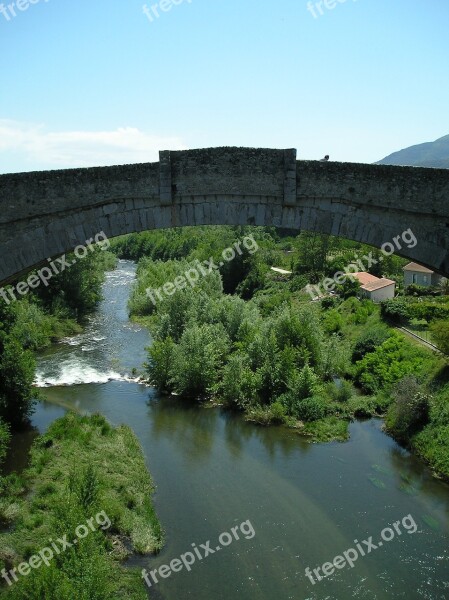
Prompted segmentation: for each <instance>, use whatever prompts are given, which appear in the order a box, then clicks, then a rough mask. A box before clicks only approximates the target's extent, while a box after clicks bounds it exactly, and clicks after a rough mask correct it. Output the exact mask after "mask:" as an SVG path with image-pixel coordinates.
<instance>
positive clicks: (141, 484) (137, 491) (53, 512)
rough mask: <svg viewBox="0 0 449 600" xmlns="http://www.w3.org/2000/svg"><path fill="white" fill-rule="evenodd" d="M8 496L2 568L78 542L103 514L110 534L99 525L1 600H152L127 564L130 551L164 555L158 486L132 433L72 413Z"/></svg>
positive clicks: (0, 543) (39, 444)
mask: <svg viewBox="0 0 449 600" xmlns="http://www.w3.org/2000/svg"><path fill="white" fill-rule="evenodd" d="M25 491H26V494H25V493H24V492H25ZM4 492H5V494H4V496H5V498H6V500H5V499H4V502H3V505H2V507H1V508H2V516H3V518H4V519H7V520H8V521H9V528H8V532H6V533H3V534H1V535H0V549H1V550H0V568H3V567H4V566H5V567H6V568H7V569H8V570H10V569H11V568H12V567H17V566H18V564H20V563H21V562H22V561H27V560H29V558H30V557H31V556H32V555H35V554H36V553H38V552H39V550H41V549H42V548H44V547H48V546H49V539H53V540H55V539H57V538H60V537H62V536H63V535H65V534H66V535H67V539H69V540H73V539H74V537H75V535H74V532H75V530H76V528H77V527H78V525H82V524H86V521H87V520H88V519H89V518H92V517H95V518H96V516H97V515H98V514H100V513H102V514H103V515H106V516H107V519H108V521H109V522H110V527H109V528H104V530H103V528H101V527H99V526H98V525H97V527H96V528H95V531H91V532H90V533H89V535H88V536H87V537H85V538H83V539H82V540H79V543H78V544H77V545H76V546H75V547H73V548H70V549H68V550H66V551H65V552H63V553H61V554H60V555H57V556H55V558H54V559H53V561H52V562H51V563H50V566H41V567H39V568H38V569H35V570H34V569H32V570H31V573H30V574H29V575H27V576H26V577H23V576H22V577H20V579H19V582H17V583H15V584H14V585H13V586H12V587H11V588H8V587H3V588H0V596H1V597H3V596H4V597H5V598H12V599H14V600H15V599H16V598H17V599H19V598H20V599H21V600H22V599H25V600H27V599H28V598H29V599H35V598H45V600H47V599H48V600H53V598H54V600H73V599H75V598H76V599H78V598H79V599H80V600H106V599H108V600H109V599H111V598H112V599H114V600H115V599H117V600H119V599H122V598H123V599H126V600H144V599H145V598H147V596H146V592H145V586H144V584H143V583H142V580H141V578H140V573H139V572H137V571H135V570H129V569H128V570H125V569H124V568H123V567H122V566H121V563H120V561H121V560H123V558H125V557H126V556H127V554H129V551H127V550H126V545H129V547H131V548H132V550H133V551H134V552H137V553H141V554H149V553H155V552H158V551H159V550H160V549H161V547H162V543H163V533H162V530H161V526H160V524H159V522H158V520H157V517H156V514H155V511H154V508H153V504H152V500H151V496H152V494H153V493H154V485H153V483H152V480H151V477H150V475H149V473H148V472H147V469H146V466H145V461H144V458H143V455H142V451H141V448H140V445H139V443H138V441H137V438H136V437H135V435H134V434H133V432H132V431H131V430H130V429H129V428H128V427H125V426H121V427H118V428H113V427H111V426H110V425H109V424H108V423H107V421H106V420H105V419H104V417H102V416H100V415H93V416H91V417H85V416H83V417H82V416H79V415H75V414H73V413H69V414H67V415H66V416H65V417H63V418H62V419H59V420H57V421H55V422H54V423H53V424H52V425H51V426H50V428H49V430H48V432H47V433H46V434H45V435H44V436H41V437H40V438H38V439H37V441H36V442H35V444H34V446H33V448H32V450H31V464H30V467H29V468H28V469H27V471H26V472H25V473H24V474H23V477H21V478H20V479H19V478H17V477H13V478H10V480H8V483H7V485H6V487H5V489H4ZM100 521H102V523H103V524H104V521H105V519H104V517H102V518H101V519H100ZM126 540H127V542H126Z"/></svg>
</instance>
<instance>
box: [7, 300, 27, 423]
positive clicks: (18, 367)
mask: <svg viewBox="0 0 449 600" xmlns="http://www.w3.org/2000/svg"><path fill="white" fill-rule="evenodd" d="M16 311H17V309H16V307H15V306H14V305H11V306H6V305H5V304H4V303H3V302H1V303H0V419H2V420H3V421H5V422H6V423H8V424H10V425H11V426H12V427H13V428H18V427H20V426H22V425H24V424H25V423H26V421H27V419H28V417H29V416H30V415H31V413H32V410H33V404H34V391H33V381H34V376H35V360H34V355H33V353H32V352H31V351H29V350H24V349H23V347H22V346H21V345H20V344H19V342H18V341H17V340H16V339H15V338H14V336H13V335H12V334H11V331H12V330H13V329H14V326H15V323H16V319H17V313H16Z"/></svg>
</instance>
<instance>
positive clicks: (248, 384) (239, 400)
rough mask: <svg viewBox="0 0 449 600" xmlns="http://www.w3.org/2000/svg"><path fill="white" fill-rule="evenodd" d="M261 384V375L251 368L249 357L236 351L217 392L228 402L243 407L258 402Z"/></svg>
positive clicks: (226, 367) (227, 365) (230, 359)
mask: <svg viewBox="0 0 449 600" xmlns="http://www.w3.org/2000/svg"><path fill="white" fill-rule="evenodd" d="M260 385H261V380H260V376H258V375H257V374H256V373H254V372H253V371H252V370H251V369H250V367H249V360H248V358H247V357H246V356H244V355H242V354H238V353H236V354H233V355H231V356H230V358H229V361H228V363H227V364H226V365H225V367H224V369H223V375H222V378H221V381H220V382H219V384H218V386H217V394H218V396H219V397H220V398H222V399H223V400H224V401H225V403H226V404H228V405H232V406H236V407H237V408H241V409H243V408H247V407H249V406H252V405H254V404H256V403H257V401H258V398H259V388H260Z"/></svg>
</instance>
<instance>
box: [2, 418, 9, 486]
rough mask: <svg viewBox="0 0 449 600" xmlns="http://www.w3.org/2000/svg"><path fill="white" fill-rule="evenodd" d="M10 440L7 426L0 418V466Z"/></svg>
mask: <svg viewBox="0 0 449 600" xmlns="http://www.w3.org/2000/svg"><path fill="white" fill-rule="evenodd" d="M10 440H11V434H10V432H9V427H8V425H7V424H6V423H3V421H2V420H1V419H0V466H1V464H2V462H3V461H4V459H5V456H6V453H7V451H8V446H9V442H10ZM0 478H1V477H0Z"/></svg>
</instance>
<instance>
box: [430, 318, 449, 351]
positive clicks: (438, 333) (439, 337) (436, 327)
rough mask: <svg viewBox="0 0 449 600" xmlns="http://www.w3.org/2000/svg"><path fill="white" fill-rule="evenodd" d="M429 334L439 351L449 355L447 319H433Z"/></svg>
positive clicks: (448, 325) (448, 323) (448, 322)
mask: <svg viewBox="0 0 449 600" xmlns="http://www.w3.org/2000/svg"><path fill="white" fill-rule="evenodd" d="M430 335H431V336H432V340H433V342H434V344H435V345H436V346H438V348H439V349H440V350H441V352H444V354H447V355H449V321H434V322H433V323H432V324H431V325H430Z"/></svg>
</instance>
